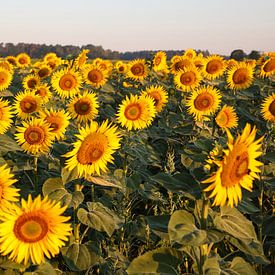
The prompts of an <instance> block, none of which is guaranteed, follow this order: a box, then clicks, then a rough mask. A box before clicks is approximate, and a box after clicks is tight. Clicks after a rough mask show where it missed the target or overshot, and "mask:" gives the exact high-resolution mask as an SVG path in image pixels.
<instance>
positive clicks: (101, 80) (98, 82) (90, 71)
mask: <svg viewBox="0 0 275 275" xmlns="http://www.w3.org/2000/svg"><path fill="white" fill-rule="evenodd" d="M82 75H83V78H84V81H85V82H86V83H87V84H88V85H90V86H92V87H93V88H96V89H99V88H101V87H102V86H103V85H105V83H106V82H107V72H106V71H104V70H103V69H102V68H101V66H100V65H93V64H89V65H86V66H84V68H83V70H82Z"/></svg>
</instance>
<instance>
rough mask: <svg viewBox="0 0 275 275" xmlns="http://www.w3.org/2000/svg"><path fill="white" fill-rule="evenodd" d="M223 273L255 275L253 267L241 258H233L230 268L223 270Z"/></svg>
mask: <svg viewBox="0 0 275 275" xmlns="http://www.w3.org/2000/svg"><path fill="white" fill-rule="evenodd" d="M224 271H225V272H227V273H228V274H234V275H257V273H256V271H255V270H254V269H253V267H252V266H251V265H250V264H249V263H247V262H246V261H245V260H244V259H243V258H241V257H235V258H234V259H233V261H232V262H231V264H230V268H229V269H224Z"/></svg>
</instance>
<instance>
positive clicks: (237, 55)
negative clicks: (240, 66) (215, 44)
mask: <svg viewBox="0 0 275 275" xmlns="http://www.w3.org/2000/svg"><path fill="white" fill-rule="evenodd" d="M245 57H246V54H245V53H244V51H243V50H240V49H238V50H234V51H233V52H232V53H231V55H230V58H232V59H235V60H237V61H242V60H243V59H244V58H245Z"/></svg>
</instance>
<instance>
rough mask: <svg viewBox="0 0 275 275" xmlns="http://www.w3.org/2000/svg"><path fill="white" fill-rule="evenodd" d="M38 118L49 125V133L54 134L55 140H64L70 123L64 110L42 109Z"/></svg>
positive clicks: (68, 116)
mask: <svg viewBox="0 0 275 275" xmlns="http://www.w3.org/2000/svg"><path fill="white" fill-rule="evenodd" d="M40 117H41V118H42V119H44V120H45V121H46V122H47V123H48V124H49V125H50V128H51V129H50V131H51V132H52V133H54V137H55V139H57V140H62V139H64V136H65V132H66V129H67V127H68V125H69V123H70V121H69V120H70V115H69V114H68V113H66V112H65V111H64V110H58V111H54V110H53V109H52V108H51V109H50V110H46V109H44V110H43V112H40Z"/></svg>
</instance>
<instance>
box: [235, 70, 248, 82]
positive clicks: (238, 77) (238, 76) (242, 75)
mask: <svg viewBox="0 0 275 275" xmlns="http://www.w3.org/2000/svg"><path fill="white" fill-rule="evenodd" d="M247 80H248V71H247V69H245V68H240V69H238V70H236V71H235V72H234V74H233V82H234V83H235V84H244V83H246V82H247Z"/></svg>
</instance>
